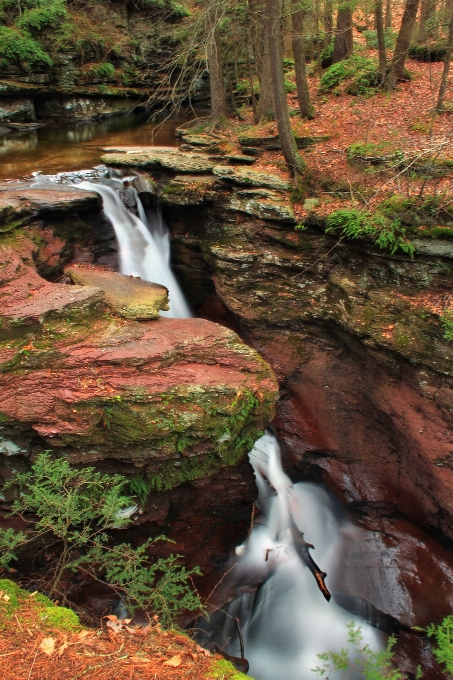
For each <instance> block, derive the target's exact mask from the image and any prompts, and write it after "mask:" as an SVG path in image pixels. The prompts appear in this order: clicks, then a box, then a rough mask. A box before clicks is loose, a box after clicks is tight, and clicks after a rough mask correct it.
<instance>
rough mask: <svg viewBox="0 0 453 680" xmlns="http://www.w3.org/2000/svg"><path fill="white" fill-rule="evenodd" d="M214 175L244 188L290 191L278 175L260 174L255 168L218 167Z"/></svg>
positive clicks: (214, 169)
mask: <svg viewBox="0 0 453 680" xmlns="http://www.w3.org/2000/svg"><path fill="white" fill-rule="evenodd" d="M213 173H214V175H217V177H221V178H222V179H223V180H227V181H229V182H233V183H234V184H239V185H242V186H249V187H267V188H269V189H277V190H280V191H288V190H289V184H288V182H287V181H286V180H284V179H282V178H281V177H279V176H278V175H272V174H270V173H266V172H260V171H259V170H254V169H253V168H232V167H229V166H226V165H216V166H215V167H214V168H213Z"/></svg>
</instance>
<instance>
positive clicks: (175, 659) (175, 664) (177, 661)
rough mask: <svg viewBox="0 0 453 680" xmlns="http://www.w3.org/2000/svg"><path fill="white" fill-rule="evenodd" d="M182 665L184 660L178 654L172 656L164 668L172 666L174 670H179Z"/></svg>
mask: <svg viewBox="0 0 453 680" xmlns="http://www.w3.org/2000/svg"><path fill="white" fill-rule="evenodd" d="M181 664H182V658H181V655H180V654H176V656H172V657H171V659H168V661H164V666H172V667H173V668H177V667H178V666H180V665H181Z"/></svg>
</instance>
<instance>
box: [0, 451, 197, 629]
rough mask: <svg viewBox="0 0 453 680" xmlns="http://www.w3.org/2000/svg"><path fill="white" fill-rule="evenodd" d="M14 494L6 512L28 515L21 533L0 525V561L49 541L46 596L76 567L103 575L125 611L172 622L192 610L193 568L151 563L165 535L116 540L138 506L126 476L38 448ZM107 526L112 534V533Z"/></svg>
mask: <svg viewBox="0 0 453 680" xmlns="http://www.w3.org/2000/svg"><path fill="white" fill-rule="evenodd" d="M15 482H16V483H18V484H19V487H20V495H19V496H18V498H17V499H16V501H15V502H14V504H13V508H12V514H13V515H20V516H23V515H24V514H26V515H27V518H29V522H28V524H29V526H30V528H28V529H27V530H26V531H23V532H15V531H14V530H12V529H8V530H6V531H5V530H3V529H0V560H1V565H2V566H3V567H7V566H8V564H9V563H10V562H11V561H13V560H14V559H15V558H16V557H17V555H16V553H17V552H19V554H20V551H22V552H23V551H27V550H28V551H29V550H30V549H32V546H33V545H35V544H36V541H37V540H38V541H41V542H42V541H44V542H45V543H46V542H47V543H48V544H50V545H52V547H53V550H54V551H55V552H56V553H57V554H58V558H57V561H56V565H55V566H54V568H53V573H52V574H50V575H48V576H49V578H50V586H49V590H48V594H49V596H52V595H54V594H58V596H59V597H62V598H63V600H64V598H65V596H64V592H62V591H61V582H62V578H63V575H64V573H65V571H67V570H72V571H77V570H78V569H82V571H83V573H85V574H88V575H90V576H91V577H93V578H95V579H99V578H102V580H103V581H104V582H107V583H109V584H110V585H111V587H112V588H113V589H114V590H116V591H117V592H118V593H119V594H121V595H122V596H123V599H125V600H126V602H127V605H128V607H129V609H131V610H133V609H134V608H135V607H137V606H139V607H141V608H145V609H146V608H151V609H152V611H153V612H154V613H156V614H158V615H160V616H161V617H162V623H163V624H164V625H169V624H171V622H172V620H173V619H174V617H175V616H176V615H177V614H178V613H179V612H180V611H181V610H183V609H184V610H189V611H192V610H198V609H200V606H201V603H200V600H199V597H198V595H197V594H196V593H195V592H194V591H193V589H192V586H191V576H192V575H193V574H199V573H200V572H199V570H198V569H197V568H195V569H192V570H191V571H187V570H186V569H185V567H183V566H181V565H180V563H179V559H180V555H170V556H169V557H167V558H161V559H158V560H155V561H150V558H149V555H148V553H149V550H150V548H151V546H152V545H153V544H154V543H155V542H156V541H158V540H167V539H165V538H164V537H157V538H149V539H147V540H146V541H144V542H143V543H142V544H141V545H140V546H138V547H134V546H132V545H130V544H128V543H121V544H115V542H114V539H113V536H114V532H115V530H117V529H124V528H126V527H127V526H128V525H129V524H130V523H131V521H132V520H131V519H130V518H131V515H133V514H134V511H136V510H137V506H136V505H135V504H134V500H133V498H132V497H131V496H128V495H127V494H126V490H127V480H126V479H125V478H124V477H122V476H120V475H105V474H101V473H99V472H96V471H95V470H94V469H93V468H83V469H81V470H77V469H72V468H71V467H70V466H69V463H68V462H67V461H66V460H65V459H64V458H57V459H53V458H52V457H51V455H50V453H49V452H47V453H43V454H40V455H39V456H38V457H37V459H36V462H35V463H34V464H33V465H32V470H31V471H30V472H28V473H20V474H18V475H17V478H16V480H15ZM112 532H113V533H112Z"/></svg>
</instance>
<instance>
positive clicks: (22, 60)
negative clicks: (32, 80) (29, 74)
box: [0, 26, 52, 69]
mask: <svg viewBox="0 0 453 680" xmlns="http://www.w3.org/2000/svg"><path fill="white" fill-rule="evenodd" d="M8 64H18V65H19V66H22V67H23V68H25V69H29V68H30V67H32V66H40V65H45V66H52V60H51V58H50V56H49V55H48V54H47V52H44V50H43V49H42V47H41V45H40V44H39V43H38V42H36V40H34V39H33V38H32V37H31V36H30V35H29V34H28V33H26V32H25V31H20V30H19V29H17V28H10V27H9V26H0V65H8Z"/></svg>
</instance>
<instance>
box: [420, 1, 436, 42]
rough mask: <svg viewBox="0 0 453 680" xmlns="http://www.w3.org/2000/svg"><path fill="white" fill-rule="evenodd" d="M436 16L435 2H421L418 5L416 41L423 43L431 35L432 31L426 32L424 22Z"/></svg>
mask: <svg viewBox="0 0 453 680" xmlns="http://www.w3.org/2000/svg"><path fill="white" fill-rule="evenodd" d="M435 14H436V2H435V0H421V5H420V21H419V24H418V35H417V40H418V41H419V42H423V41H425V40H426V39H427V38H428V37H431V36H432V34H433V29H432V28H431V29H429V30H427V28H426V22H427V21H428V20H429V19H431V17H433V16H434V15H435Z"/></svg>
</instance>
